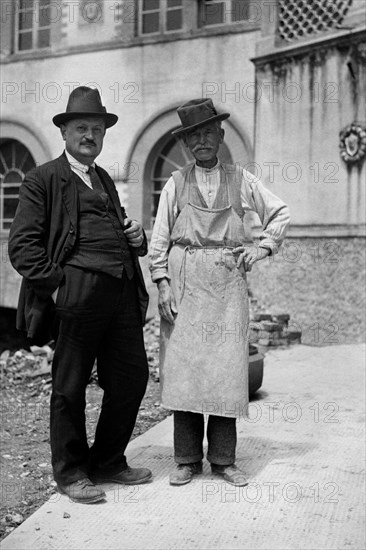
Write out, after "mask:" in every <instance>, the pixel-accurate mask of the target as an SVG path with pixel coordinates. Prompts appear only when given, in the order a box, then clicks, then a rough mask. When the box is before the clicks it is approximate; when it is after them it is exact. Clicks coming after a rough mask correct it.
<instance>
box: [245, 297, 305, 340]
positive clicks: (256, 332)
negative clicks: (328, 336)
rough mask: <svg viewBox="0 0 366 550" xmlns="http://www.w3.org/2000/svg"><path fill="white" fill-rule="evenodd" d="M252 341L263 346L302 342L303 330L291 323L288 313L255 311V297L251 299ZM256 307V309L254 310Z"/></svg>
mask: <svg viewBox="0 0 366 550" xmlns="http://www.w3.org/2000/svg"><path fill="white" fill-rule="evenodd" d="M250 305H251V315H250V342H251V343H252V344H254V345H258V346H260V347H263V348H267V347H278V346H288V345H290V344H301V330H299V327H298V325H297V324H293V325H291V322H290V315H289V314H288V313H278V314H271V313H263V312H258V311H255V309H257V307H256V306H257V303H256V300H255V299H252V300H251V301H250ZM253 309H254V311H253Z"/></svg>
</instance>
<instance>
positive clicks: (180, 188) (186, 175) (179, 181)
mask: <svg viewBox="0 0 366 550" xmlns="http://www.w3.org/2000/svg"><path fill="white" fill-rule="evenodd" d="M194 166H195V163H194V162H191V164H187V166H184V168H182V169H181V170H175V172H172V177H173V180H174V183H175V190H176V197H177V207H178V214H179V213H180V212H181V211H182V210H183V208H184V206H185V205H186V204H187V203H188V202H189V195H190V186H189V181H190V175H191V172H192V170H193V169H194Z"/></svg>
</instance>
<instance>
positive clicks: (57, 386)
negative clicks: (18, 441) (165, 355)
mask: <svg viewBox="0 0 366 550" xmlns="http://www.w3.org/2000/svg"><path fill="white" fill-rule="evenodd" d="M64 272H65V279H64V282H63V283H62V285H61V287H60V289H59V293H58V295H57V300H56V313H57V315H56V318H57V321H58V324H59V326H58V337H57V341H56V348H55V354H54V359H53V365H52V382H53V391H52V396H51V451H52V466H53V471H54V477H55V480H56V482H58V483H61V484H68V483H72V482H73V481H76V480H78V479H81V478H83V477H85V476H86V475H88V473H91V472H99V471H102V472H103V473H110V474H114V473H117V472H119V471H121V470H122V469H124V468H126V465H127V464H126V457H125V455H124V453H125V449H126V447H127V444H128V442H129V439H130V437H131V434H132V431H133V428H134V425H135V421H136V416H137V413H138V409H139V406H140V403H141V400H142V398H143V396H144V393H145V390H146V384H147V380H148V366H147V359H146V353H145V347H144V341H143V332H142V324H141V315H140V309H139V305H138V299H137V289H136V281H135V278H133V279H132V280H128V278H127V277H126V276H125V275H124V276H123V278H122V279H117V278H115V277H111V276H110V275H107V274H104V273H97V272H91V271H86V270H83V269H81V268H76V267H72V266H65V267H64ZM95 359H97V371H98V379H99V385H100V386H101V388H102V389H103V390H104V395H103V402H102V407H101V412H100V415H99V420H98V424H97V427H96V433H95V441H94V444H93V445H92V447H91V448H90V449H89V447H88V443H87V436H86V427H85V405H86V403H85V391H86V386H87V384H88V381H89V378H90V374H91V371H92V368H93V365H94V361H95Z"/></svg>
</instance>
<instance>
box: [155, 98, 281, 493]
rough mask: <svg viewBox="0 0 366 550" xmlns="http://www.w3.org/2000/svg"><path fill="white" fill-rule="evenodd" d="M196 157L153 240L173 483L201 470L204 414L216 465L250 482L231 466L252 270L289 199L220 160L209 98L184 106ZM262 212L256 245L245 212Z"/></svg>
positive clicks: (276, 234) (277, 241)
mask: <svg viewBox="0 0 366 550" xmlns="http://www.w3.org/2000/svg"><path fill="white" fill-rule="evenodd" d="M177 112H178V115H179V118H180V120H181V124H182V126H181V127H180V128H178V130H175V131H174V132H173V134H175V135H179V136H182V137H183V141H184V144H185V145H186V146H187V148H188V149H189V150H190V152H191V153H192V155H193V156H194V158H195V163H193V164H190V165H188V166H185V167H184V168H183V169H182V170H178V171H176V172H173V174H172V177H171V178H170V179H169V180H168V182H167V183H166V185H165V187H164V189H163V190H162V193H161V198H160V202H159V208H158V212H157V217H156V221H155V225H154V230H153V234H152V238H151V245H150V271H151V276H152V280H153V281H154V282H156V283H157V285H158V290H159V312H160V315H161V327H160V381H161V401H162V405H163V406H164V407H166V408H169V409H172V410H174V456H175V461H176V463H177V467H176V469H175V471H174V472H173V473H172V474H171V475H170V484H171V485H183V484H185V483H189V482H190V481H191V479H192V477H193V476H194V475H195V474H199V473H201V471H202V458H203V437H204V415H205V414H206V415H208V422H207V440H208V451H207V460H208V461H209V462H210V463H211V469H212V472H213V473H215V474H217V475H220V476H222V477H223V478H224V479H225V481H227V482H228V483H231V484H232V485H236V486H243V485H246V484H247V483H248V482H247V480H246V477H245V474H244V472H242V471H241V470H240V469H239V468H238V467H237V466H236V464H235V450H236V420H237V419H240V418H243V417H245V416H246V411H247V406H248V399H249V398H248V364H249V351H248V345H249V306H248V287H247V281H246V271H250V270H251V269H252V266H253V264H254V263H255V262H256V261H258V260H262V259H264V258H265V257H267V256H268V255H269V254H274V253H276V252H277V250H278V247H279V246H280V245H281V243H282V241H283V239H284V236H285V232H286V228H287V226H288V223H289V213H288V208H287V206H286V205H285V204H284V203H283V202H282V201H281V200H280V199H279V198H277V197H276V196H275V195H273V193H271V192H270V191H268V189H266V188H265V187H264V186H263V184H262V183H261V182H260V181H259V180H258V179H257V178H255V177H254V176H253V175H252V174H250V173H249V172H247V171H246V170H244V169H243V168H242V167H240V166H239V165H235V166H231V165H226V164H223V163H221V162H220V161H219V160H218V158H217V153H218V150H219V146H220V144H221V143H222V142H223V139H224V130H223V129H222V128H221V121H222V120H225V119H226V118H228V117H229V116H230V115H229V113H222V114H218V113H217V111H216V110H215V108H214V106H213V103H212V100H211V99H196V100H192V101H189V102H188V103H185V104H184V105H182V106H181V107H180V108H179V109H178V111H177ZM248 211H254V212H256V213H257V214H258V215H259V217H260V219H261V222H262V225H263V231H262V234H261V236H260V244H259V246H251V247H247V246H244V243H245V240H246V236H245V232H244V224H243V220H244V215H245V212H248Z"/></svg>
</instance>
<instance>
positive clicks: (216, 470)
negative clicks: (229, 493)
mask: <svg viewBox="0 0 366 550" xmlns="http://www.w3.org/2000/svg"><path fill="white" fill-rule="evenodd" d="M211 470H212V473H213V474H216V475H219V476H222V477H223V478H224V480H225V481H227V483H230V484H231V485H235V486H236V487H244V486H245V485H248V480H247V478H246V476H245V474H244V472H243V471H242V470H240V468H238V467H237V466H236V464H230V465H229V466H221V465H219V464H211Z"/></svg>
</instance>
